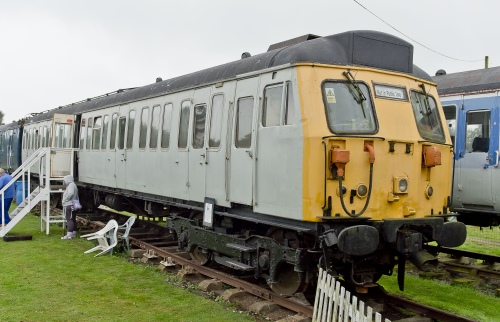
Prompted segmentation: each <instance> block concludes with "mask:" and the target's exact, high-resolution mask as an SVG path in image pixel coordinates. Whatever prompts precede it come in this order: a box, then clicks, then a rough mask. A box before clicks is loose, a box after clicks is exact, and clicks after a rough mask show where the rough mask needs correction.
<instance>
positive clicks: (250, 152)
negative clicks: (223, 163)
mask: <svg viewBox="0 0 500 322" xmlns="http://www.w3.org/2000/svg"><path fill="white" fill-rule="evenodd" d="M246 153H248V155H249V156H250V158H252V159H253V153H252V151H250V150H248V151H246Z"/></svg>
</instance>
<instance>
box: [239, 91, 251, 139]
mask: <svg viewBox="0 0 500 322" xmlns="http://www.w3.org/2000/svg"><path fill="white" fill-rule="evenodd" d="M252 110H253V97H244V98H240V99H238V106H237V110H236V136H235V140H236V141H235V145H236V147H237V148H249V147H250V145H251V144H252Z"/></svg>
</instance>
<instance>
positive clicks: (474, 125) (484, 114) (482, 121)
mask: <svg viewBox="0 0 500 322" xmlns="http://www.w3.org/2000/svg"><path fill="white" fill-rule="evenodd" d="M490 115H491V113H490V111H471V112H467V116H466V133H465V150H466V151H467V152H488V150H489V148H490Z"/></svg>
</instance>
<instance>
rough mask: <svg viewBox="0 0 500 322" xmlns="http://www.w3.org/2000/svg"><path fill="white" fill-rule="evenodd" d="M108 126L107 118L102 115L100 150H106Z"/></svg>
mask: <svg viewBox="0 0 500 322" xmlns="http://www.w3.org/2000/svg"><path fill="white" fill-rule="evenodd" d="M108 124H109V116H108V115H104V118H103V120H102V141H101V149H103V150H106V147H107V142H108Z"/></svg>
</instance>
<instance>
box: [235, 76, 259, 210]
mask: <svg viewBox="0 0 500 322" xmlns="http://www.w3.org/2000/svg"><path fill="white" fill-rule="evenodd" d="M258 86H259V79H258V78H257V77H254V78H249V79H245V80H241V81H238V83H237V84H236V99H235V108H234V123H233V143H232V145H231V159H230V160H231V161H230V173H231V179H230V192H229V195H230V200H231V202H235V203H241V204H246V205H252V202H253V195H252V191H253V188H252V184H253V173H254V167H253V164H254V152H255V147H254V145H255V143H254V142H255V138H254V136H255V135H254V134H255V119H256V115H257V113H256V112H257V108H256V107H257V106H258V104H259V99H258V96H257V95H256V93H258Z"/></svg>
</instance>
